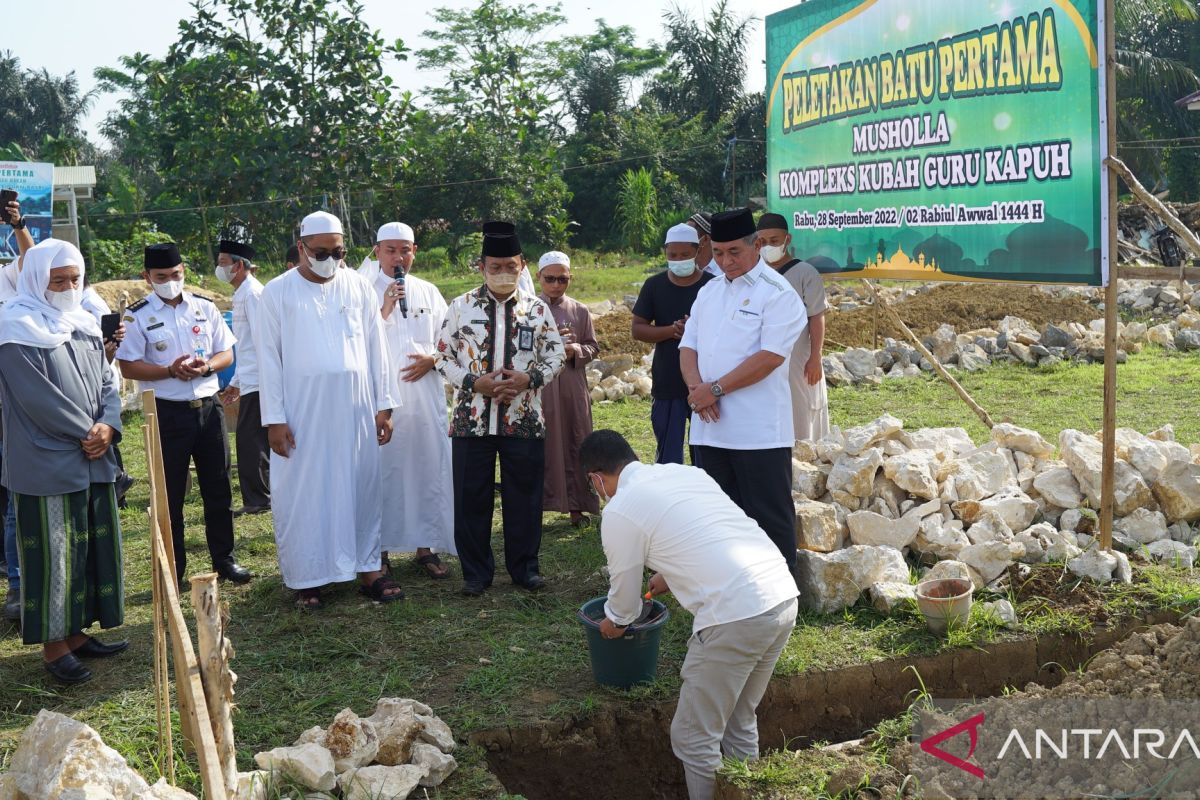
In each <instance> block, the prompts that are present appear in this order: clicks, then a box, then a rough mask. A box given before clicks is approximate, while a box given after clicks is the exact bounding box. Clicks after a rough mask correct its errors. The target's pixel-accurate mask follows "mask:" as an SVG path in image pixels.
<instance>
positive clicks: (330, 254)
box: [304, 246, 346, 261]
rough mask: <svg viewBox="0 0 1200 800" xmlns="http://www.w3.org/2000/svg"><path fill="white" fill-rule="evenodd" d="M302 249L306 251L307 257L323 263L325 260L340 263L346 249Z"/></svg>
mask: <svg viewBox="0 0 1200 800" xmlns="http://www.w3.org/2000/svg"><path fill="white" fill-rule="evenodd" d="M304 249H305V250H307V251H308V257H309V258H311V259H313V260H314V261H324V260H325V259H327V258H336V259H337V260H338V261H341V260H342V259H343V258H345V257H346V248H344V247H335V248H333V249H332V250H309V249H308V247H307V246H306V247H305V248H304Z"/></svg>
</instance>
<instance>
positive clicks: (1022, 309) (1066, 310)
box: [825, 284, 1100, 348]
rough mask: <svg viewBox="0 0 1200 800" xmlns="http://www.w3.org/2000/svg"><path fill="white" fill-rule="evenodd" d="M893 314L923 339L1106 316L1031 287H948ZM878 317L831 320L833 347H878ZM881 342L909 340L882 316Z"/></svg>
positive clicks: (837, 315) (863, 313) (841, 315)
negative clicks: (946, 332)
mask: <svg viewBox="0 0 1200 800" xmlns="http://www.w3.org/2000/svg"><path fill="white" fill-rule="evenodd" d="M893 308H895V309H896V311H898V312H899V313H900V318H901V319H903V320H904V322H905V323H906V324H907V325H908V327H910V328H912V330H913V332H914V333H916V334H917V335H918V336H925V335H928V334H930V333H933V332H934V331H935V330H937V329H938V327H939V326H941V325H942V324H943V323H945V324H949V325H951V326H952V327H953V328H954V329H955V330H956V331H958V332H959V333H966V332H967V331H970V330H975V329H976V328H987V327H994V326H995V324H996V323H998V322H999V321H1000V320H1002V319H1004V318H1005V317H1007V316H1010V315H1011V316H1014V317H1021V318H1023V319H1026V320H1028V321H1029V322H1030V323H1032V324H1033V325H1034V327H1036V328H1038V329H1039V330H1041V328H1042V327H1043V326H1044V325H1047V324H1049V323H1059V322H1080V323H1083V324H1085V325H1086V324H1087V323H1088V322H1090V321H1091V320H1094V319H1096V318H1097V317H1099V316H1100V312H1099V311H1097V310H1096V309H1095V308H1094V307H1093V306H1091V305H1090V304H1089V303H1088V302H1087V301H1085V300H1082V299H1080V298H1078V297H1053V296H1051V295H1048V294H1046V293H1045V292H1040V291H1038V290H1037V289H1035V288H1033V287H1031V286H1008V285H1005V284H946V285H942V286H935V287H934V288H933V289H931V290H930V291H928V292H924V293H922V294H918V295H916V296H915V297H910V298H908V299H907V300H903V301H901V302H899V303H896V304H895V305H894V306H893ZM874 325H875V311H874V309H872V308H870V307H865V308H857V309H855V310H854V311H849V312H840V311H835V312H832V313H830V314H828V315H826V321H825V340H826V342H828V343H829V346H830V347H833V348H842V347H869V348H870V347H874V346H875V340H874V335H873V332H874V330H875V328H874ZM879 336H880V340H881V341H882V339H883V337H889V336H890V337H891V338H893V339H903V338H904V335H903V333H902V332H901V331H900V330H898V329H896V328H894V327H893V326H892V324H891V322H890V321H889V320H888V317H887V315H886V314H882V313H881V314H880V315H879Z"/></svg>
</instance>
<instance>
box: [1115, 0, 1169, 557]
mask: <svg viewBox="0 0 1200 800" xmlns="http://www.w3.org/2000/svg"><path fill="white" fill-rule="evenodd" d="M1113 6H1114V3H1113V0H1105V3H1104V12H1105V18H1104V66H1103V69H1104V78H1105V82H1106V83H1105V88H1106V90H1107V91H1106V92H1105V94H1106V96H1105V98H1104V106H1103V112H1102V113H1103V114H1104V121H1105V125H1106V126H1107V129H1108V138H1107V144H1108V154H1109V155H1108V159H1107V161H1106V163H1108V164H1109V165H1110V166H1112V165H1113V164H1114V162H1116V163H1118V164H1119V163H1120V162H1119V161H1117V160H1116V158H1115V154H1116V152H1117V70H1116V64H1117V57H1116V47H1117V44H1116V26H1115V23H1114V20H1113V16H1114V13H1115V12H1114V9H1113ZM1121 166H1122V167H1124V166H1125V165H1124V164H1121ZM1113 168H1114V169H1115V166H1114V167H1113ZM1125 172H1126V173H1127V174H1129V177H1130V179H1132V182H1133V183H1137V179H1136V178H1133V175H1132V173H1129V170H1128V169H1126V170H1125ZM1131 186H1132V184H1131ZM1143 191H1145V190H1144V189H1143ZM1147 195H1148V196H1149V193H1147ZM1152 199H1156V198H1153V197H1152ZM1104 202H1105V203H1107V204H1108V230H1107V231H1104V232H1103V235H1104V236H1106V237H1107V241H1106V249H1107V251H1108V264H1107V266H1108V281H1107V283H1106V284H1105V287H1104V429H1103V433H1102V438H1103V456H1102V457H1103V463H1102V465H1101V471H1100V547H1101V549H1103V550H1112V528H1113V488H1114V485H1115V482H1116V481H1115V477H1114V476H1115V473H1116V465H1117V264H1116V261H1117V181H1116V178H1115V177H1114V176H1112V175H1109V176H1108V196H1107V197H1105V198H1104ZM1160 205H1161V204H1160Z"/></svg>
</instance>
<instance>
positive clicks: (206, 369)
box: [201, 364, 213, 378]
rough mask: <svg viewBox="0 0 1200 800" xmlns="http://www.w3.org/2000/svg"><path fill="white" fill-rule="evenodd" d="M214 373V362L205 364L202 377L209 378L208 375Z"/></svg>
mask: <svg viewBox="0 0 1200 800" xmlns="http://www.w3.org/2000/svg"><path fill="white" fill-rule="evenodd" d="M212 374H213V368H212V364H205V365H204V372H203V373H201V377H203V378H207V377H209V376H210V375H212Z"/></svg>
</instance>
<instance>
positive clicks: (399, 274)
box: [396, 265, 408, 319]
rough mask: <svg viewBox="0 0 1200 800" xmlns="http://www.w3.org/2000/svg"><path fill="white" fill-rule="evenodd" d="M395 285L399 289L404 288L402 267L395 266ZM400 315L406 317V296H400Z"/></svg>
mask: <svg viewBox="0 0 1200 800" xmlns="http://www.w3.org/2000/svg"><path fill="white" fill-rule="evenodd" d="M396 285H397V286H399V287H400V288H401V289H403V288H404V267H402V266H399V265H397V266H396ZM400 316H402V317H404V318H405V319H408V297H407V296H401V298H400Z"/></svg>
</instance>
